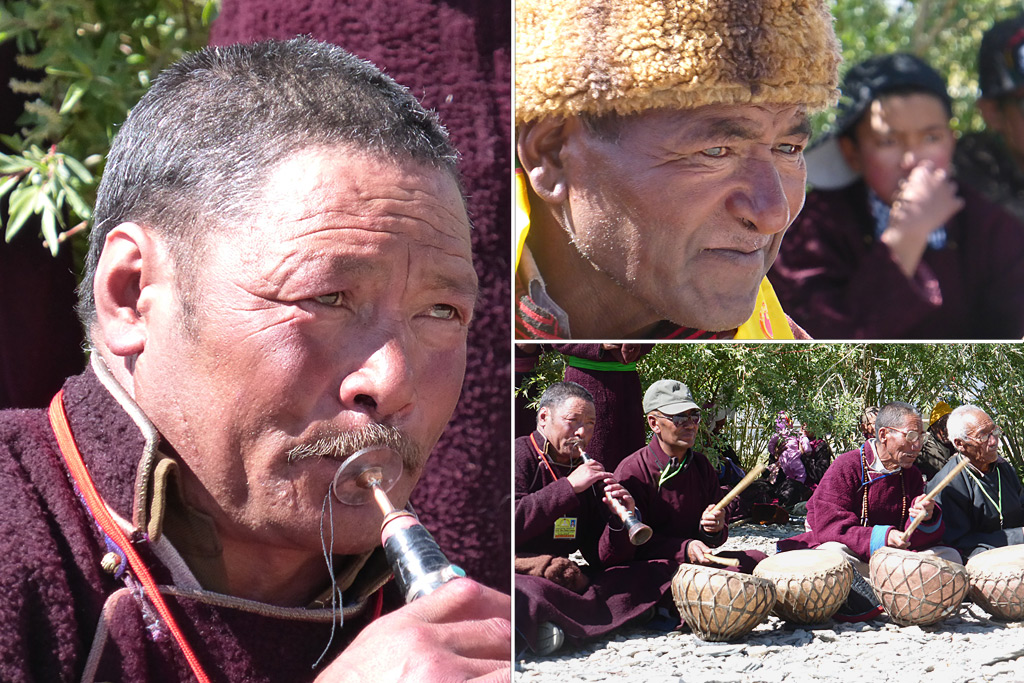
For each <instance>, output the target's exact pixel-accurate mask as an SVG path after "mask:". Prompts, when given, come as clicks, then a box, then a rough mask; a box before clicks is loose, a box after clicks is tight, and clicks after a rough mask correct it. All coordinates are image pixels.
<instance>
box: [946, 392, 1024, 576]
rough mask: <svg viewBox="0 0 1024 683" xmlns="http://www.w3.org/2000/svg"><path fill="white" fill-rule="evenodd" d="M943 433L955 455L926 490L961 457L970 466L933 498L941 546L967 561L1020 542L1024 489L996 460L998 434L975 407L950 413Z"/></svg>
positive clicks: (1023, 536) (1006, 466)
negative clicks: (939, 510) (938, 512)
mask: <svg viewBox="0 0 1024 683" xmlns="http://www.w3.org/2000/svg"><path fill="white" fill-rule="evenodd" d="M946 430H947V432H948V433H949V440H950V441H951V442H952V444H953V447H954V448H955V449H956V453H957V454H958V455H954V456H953V457H952V458H950V459H949V461H948V462H947V463H946V465H945V467H943V468H942V469H941V470H939V472H938V474H936V475H935V477H933V478H932V480H931V483H930V484H929V490H930V489H931V487H934V486H935V485H936V484H937V483H938V482H940V481H942V480H943V479H945V477H946V475H947V474H948V473H949V472H951V471H952V470H953V469H954V468H955V467H956V466H957V464H959V463H960V461H961V460H962V459H963V458H967V460H968V463H969V464H968V465H967V467H965V468H964V469H963V470H961V472H960V474H958V475H957V476H956V477H955V478H954V479H953V481H951V482H950V483H949V485H948V486H946V487H945V488H944V489H942V490H941V491H940V492H939V494H938V496H937V497H936V500H937V501H938V502H939V504H940V505H942V511H943V512H942V516H943V518H944V519H945V522H946V532H945V534H944V535H943V537H942V540H943V542H944V543H945V544H946V545H949V546H952V547H954V548H956V549H957V550H958V551H960V554H961V555H962V556H963V560H964V561H965V562H966V561H967V560H968V559H970V558H971V557H973V556H974V555H977V554H978V553H980V552H984V551H986V550H991V549H992V548H1001V547H1003V546H1006V545H1013V544H1016V543H1024V529H1022V528H1021V525H1022V524H1024V489H1022V487H1021V482H1020V479H1019V478H1018V477H1017V473H1016V472H1015V471H1014V469H1013V466H1012V465H1010V463H1008V462H1006V461H1005V460H1003V459H1002V458H1001V457H999V440H1000V437H1002V435H1003V432H1002V430H1000V429H999V427H997V426H996V424H995V422H993V421H992V418H991V417H989V416H988V413H986V412H985V411H984V410H982V409H981V408H979V407H978V406H973V405H963V406H960V407H959V408H957V409H956V410H954V411H953V412H952V413H950V415H949V419H948V421H947V423H946Z"/></svg>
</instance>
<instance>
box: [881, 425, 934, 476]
mask: <svg viewBox="0 0 1024 683" xmlns="http://www.w3.org/2000/svg"><path fill="white" fill-rule="evenodd" d="M876 426H877V425H876ZM923 430H924V425H923V423H922V422H921V418H920V417H918V416H916V415H908V416H906V417H905V418H904V419H903V422H902V423H900V425H899V427H896V428H891V427H882V428H881V429H879V430H878V443H879V445H880V446H881V447H880V448H879V450H878V457H879V458H880V459H881V461H882V464H883V465H884V466H885V468H886V469H890V470H891V469H893V468H895V467H896V466H899V467H902V468H903V469H907V468H908V467H910V466H911V465H913V464H914V461H915V460H917V456H918V454H919V453H920V452H921V434H923V433H924V432H923ZM909 432H917V438H916V439H914V440H910V439H908V438H907V434H908V433H909Z"/></svg>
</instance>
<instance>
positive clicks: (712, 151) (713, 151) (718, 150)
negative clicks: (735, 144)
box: [701, 147, 728, 159]
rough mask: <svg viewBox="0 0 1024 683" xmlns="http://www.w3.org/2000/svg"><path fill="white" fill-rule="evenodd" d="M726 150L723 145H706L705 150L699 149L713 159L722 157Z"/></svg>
mask: <svg viewBox="0 0 1024 683" xmlns="http://www.w3.org/2000/svg"><path fill="white" fill-rule="evenodd" d="M727 151H728V150H727V149H726V148H725V147H708V148H707V149H705V150H701V154H703V155H704V156H708V157H712V158H713V159H718V158H720V157H724V156H725V154H726V152H727Z"/></svg>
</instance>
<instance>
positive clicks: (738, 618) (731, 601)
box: [672, 564, 775, 641]
mask: <svg viewBox="0 0 1024 683" xmlns="http://www.w3.org/2000/svg"><path fill="white" fill-rule="evenodd" d="M672 597H673V598H674V599H675V603H676V607H677V608H678V609H679V614H681V615H682V617H683V619H685V620H686V623H687V624H688V625H689V626H690V628H691V629H692V630H693V632H694V633H695V634H696V635H697V637H698V638H701V639H702V640H710V641H725V640H735V639H737V638H742V637H743V636H745V635H746V634H748V633H750V632H751V631H752V630H753V629H754V627H755V626H757V625H758V624H760V623H761V622H762V621H764V620H765V619H767V618H768V613H769V612H771V611H772V607H774V606H775V586H774V584H772V582H771V581H768V580H767V579H762V578H759V577H757V576H751V575H750V574H742V573H740V572H735V571H728V570H726V569H718V568H715V567H705V566H702V565H698V564H684V565H682V566H680V567H679V570H678V571H677V572H676V575H675V576H674V577H672Z"/></svg>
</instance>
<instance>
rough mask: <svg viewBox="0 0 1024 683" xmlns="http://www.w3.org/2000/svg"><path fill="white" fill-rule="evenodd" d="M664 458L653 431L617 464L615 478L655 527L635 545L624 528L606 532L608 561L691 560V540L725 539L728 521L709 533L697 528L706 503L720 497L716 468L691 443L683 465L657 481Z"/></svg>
mask: <svg viewBox="0 0 1024 683" xmlns="http://www.w3.org/2000/svg"><path fill="white" fill-rule="evenodd" d="M668 461H669V456H668V455H666V454H665V452H664V451H663V450H662V449H661V446H660V444H659V443H658V439H657V437H654V438H652V439H651V441H650V443H648V444H647V445H646V446H644V447H643V448H641V449H640V450H638V451H636V452H635V453H631V454H630V455H629V456H628V457H627V458H626V459H625V460H623V461H622V462H621V463H619V466H618V467H617V468H616V469H615V478H616V479H617V480H618V481H619V483H620V484H622V485H623V486H625V487H626V488H627V489H628V490H629V493H630V494H631V495H632V496H633V500H634V501H635V502H636V509H637V511H638V512H639V515H640V519H641V520H642V521H643V522H644V524H647V525H648V526H649V527H651V530H652V531H653V532H654V533H653V534H652V535H651V540H649V541H647V543H645V544H643V545H641V546H633V545H631V544H630V542H629V538H628V536H627V535H626V534H624V533H614V532H610V533H609V534H608V539H607V543H606V544H604V545H603V546H602V550H603V551H604V553H605V554H604V555H603V559H605V560H606V561H609V562H616V563H620V562H629V561H632V560H633V559H634V558H636V559H654V558H669V559H672V560H674V561H675V562H676V564H683V563H685V562H689V559H688V558H687V555H686V549H687V547H688V546H689V545H690V541H692V540H694V539H699V540H701V541H703V542H704V543H705V544H707V545H708V547H710V548H717V547H718V546H720V545H722V544H723V543H725V542H726V540H728V538H729V527H728V526H725V527H723V528H722V530H721V531H719V532H718V533H717V534H714V535H713V536H712V535H709V534H707V533H705V532H704V531H703V530H702V529H701V528H700V518H701V515H702V514H703V513H704V510H705V508H707V506H708V505H713V504H714V503H717V502H718V501H719V500H721V499H722V489H721V486H720V485H719V483H718V473H717V472H716V471H715V468H714V467H712V466H711V463H710V462H708V459H707V458H706V457H705V456H704V454H703V453H698V452H696V451H694V450H693V449H691V450H690V453H689V461H688V462H687V464H686V466H685V467H684V468H683V469H682V471H680V472H679V473H678V474H676V475H675V476H673V477H672V478H671V479H668V480H667V481H666V482H665V483H664V484H663V485H662V486H660V487H659V486H658V477H659V474H660V473H661V470H662V467H663V466H664V465H665V464H666V463H668Z"/></svg>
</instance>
